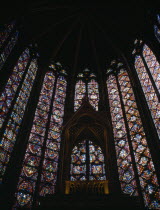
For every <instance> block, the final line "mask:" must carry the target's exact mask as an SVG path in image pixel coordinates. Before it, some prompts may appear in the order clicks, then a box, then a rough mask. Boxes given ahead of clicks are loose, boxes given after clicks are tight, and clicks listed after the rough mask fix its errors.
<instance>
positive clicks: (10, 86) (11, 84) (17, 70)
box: [0, 49, 30, 128]
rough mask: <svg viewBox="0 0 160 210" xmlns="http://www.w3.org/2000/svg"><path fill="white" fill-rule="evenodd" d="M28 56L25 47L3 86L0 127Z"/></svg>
mask: <svg viewBox="0 0 160 210" xmlns="http://www.w3.org/2000/svg"><path fill="white" fill-rule="evenodd" d="M29 58H30V54H29V49H26V50H25V51H24V52H23V53H22V55H21V56H20V58H19V59H18V62H17V65H16V66H15V67H14V69H13V72H12V74H11V76H10V77H9V79H8V82H7V84H6V86H5V88H4V91H3V92H2V94H1V96H0V114H1V118H0V128H1V127H2V125H3V122H4V120H5V119H6V116H7V113H8V111H9V108H10V107H11V104H12V101H13V99H14V97H15V94H16V92H17V88H18V87H19V85H20V82H21V80H22V76H23V75H24V73H25V70H26V66H27V64H28V62H29ZM17 109H18V107H17Z"/></svg>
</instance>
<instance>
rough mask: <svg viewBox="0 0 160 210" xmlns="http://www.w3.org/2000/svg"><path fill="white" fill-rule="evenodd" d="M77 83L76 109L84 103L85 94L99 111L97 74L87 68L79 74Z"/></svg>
mask: <svg viewBox="0 0 160 210" xmlns="http://www.w3.org/2000/svg"><path fill="white" fill-rule="evenodd" d="M77 79H78V81H77V83H76V86H75V98H74V111H76V110H77V109H78V108H79V107H80V106H81V104H82V99H83V97H84V96H85V95H87V96H88V99H89V102H90V104H91V105H92V106H93V107H94V109H95V110H96V111H98V102H99V90H98V82H97V81H96V76H95V74H93V73H90V71H89V70H88V69H85V70H84V71H83V73H80V74H78V76H77Z"/></svg>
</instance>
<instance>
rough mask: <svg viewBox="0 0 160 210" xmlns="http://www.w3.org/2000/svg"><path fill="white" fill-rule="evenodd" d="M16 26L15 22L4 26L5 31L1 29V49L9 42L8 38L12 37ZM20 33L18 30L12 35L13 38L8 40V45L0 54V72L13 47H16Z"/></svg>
mask: <svg viewBox="0 0 160 210" xmlns="http://www.w3.org/2000/svg"><path fill="white" fill-rule="evenodd" d="M14 26H15V22H14V21H13V22H12V23H10V24H8V25H7V24H6V25H5V26H4V29H1V31H0V49H1V48H2V46H3V44H4V43H5V41H7V38H8V37H9V36H10V34H11V31H12V30H13V28H14ZM18 35H19V32H18V31H17V30H16V31H14V32H13V33H12V36H11V37H10V39H9V40H8V43H7V44H6V45H5V46H4V49H3V50H2V49H1V50H2V52H1V54H0V70H1V69H2V67H3V65H4V63H5V61H6V60H7V58H8V56H9V55H10V53H11V51H12V49H13V47H14V46H15V44H16V42H17V40H18Z"/></svg>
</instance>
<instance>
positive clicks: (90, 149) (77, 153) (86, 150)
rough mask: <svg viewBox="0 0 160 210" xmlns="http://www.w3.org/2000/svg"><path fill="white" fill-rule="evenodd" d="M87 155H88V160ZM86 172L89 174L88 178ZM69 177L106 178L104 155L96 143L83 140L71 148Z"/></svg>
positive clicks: (81, 178) (83, 179)
mask: <svg viewBox="0 0 160 210" xmlns="http://www.w3.org/2000/svg"><path fill="white" fill-rule="evenodd" d="M87 157H89V162H88V161H87ZM87 168H88V170H89V171H87ZM87 174H89V177H88V178H87ZM70 179H71V181H76V180H80V181H85V180H87V179H89V180H106V175H105V164H104V155H103V153H102V149H101V148H100V147H99V146H98V145H96V144H95V143H93V142H92V141H88V140H84V141H82V142H80V143H78V144H77V145H76V146H75V147H74V148H73V150H72V155H71V167H70Z"/></svg>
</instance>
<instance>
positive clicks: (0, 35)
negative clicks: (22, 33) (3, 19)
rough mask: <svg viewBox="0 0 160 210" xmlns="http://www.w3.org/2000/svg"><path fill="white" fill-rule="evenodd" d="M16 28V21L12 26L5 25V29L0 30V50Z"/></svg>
mask: <svg viewBox="0 0 160 210" xmlns="http://www.w3.org/2000/svg"><path fill="white" fill-rule="evenodd" d="M14 26H15V21H12V22H11V23H10V24H5V25H4V27H3V28H0V48H1V47H2V45H3V43H4V42H5V41H6V39H7V38H8V37H9V35H10V33H11V31H12V29H13V28H14Z"/></svg>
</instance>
